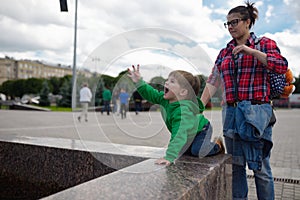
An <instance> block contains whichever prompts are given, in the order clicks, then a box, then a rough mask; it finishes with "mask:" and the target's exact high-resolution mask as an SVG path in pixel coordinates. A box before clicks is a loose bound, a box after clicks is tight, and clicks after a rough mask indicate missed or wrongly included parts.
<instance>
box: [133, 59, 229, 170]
mask: <svg viewBox="0 0 300 200" xmlns="http://www.w3.org/2000/svg"><path fill="white" fill-rule="evenodd" d="M128 76H129V77H130V78H131V79H132V81H133V82H134V83H135V84H136V87H137V91H138V92H139V93H140V94H141V96H142V97H143V98H144V99H147V100H148V101H149V102H151V103H153V104H159V105H160V106H161V108H162V109H161V114H162V116H163V119H164V121H165V124H166V126H167V128H168V130H169V131H170V132H171V138H170V141H169V144H168V148H167V151H166V155H165V156H164V157H163V158H160V159H158V160H156V161H155V163H156V164H163V165H170V164H171V163H173V162H174V161H175V160H176V159H177V158H179V157H180V156H181V155H182V154H184V153H188V154H191V155H193V156H199V157H204V156H211V155H216V154H218V153H224V152H225V149H224V145H223V142H222V139H221V138H216V139H215V141H214V142H211V135H212V127H211V125H210V123H209V121H208V119H206V118H205V117H204V115H203V114H202V112H203V111H204V105H203V103H202V102H201V100H200V99H199V98H198V97H197V94H198V92H199V89H200V80H199V78H198V77H197V76H193V75H192V74H191V73H189V72H186V71H182V70H176V71H172V72H171V73H170V74H169V76H168V79H167V81H166V82H165V85H164V92H162V91H161V92H159V91H157V90H156V89H154V88H153V87H151V86H150V85H149V84H147V83H146V82H144V81H143V80H142V77H141V74H140V72H139V65H137V68H135V66H132V71H131V70H130V69H128Z"/></svg>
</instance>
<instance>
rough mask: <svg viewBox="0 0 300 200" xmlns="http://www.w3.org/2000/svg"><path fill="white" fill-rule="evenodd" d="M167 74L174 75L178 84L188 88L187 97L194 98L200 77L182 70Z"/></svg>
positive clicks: (198, 87) (197, 91)
mask: <svg viewBox="0 0 300 200" xmlns="http://www.w3.org/2000/svg"><path fill="white" fill-rule="evenodd" d="M169 76H174V77H175V78H176V80H177V81H178V83H179V85H180V86H181V87H183V88H185V89H187V90H188V96H187V98H188V99H191V100H195V98H196V96H197V95H198V93H199V90H200V79H199V77H198V76H194V75H193V74H191V73H189V72H187V71H183V70H175V71H172V72H170V74H169Z"/></svg>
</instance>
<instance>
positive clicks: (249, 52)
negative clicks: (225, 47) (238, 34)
mask: <svg viewBox="0 0 300 200" xmlns="http://www.w3.org/2000/svg"><path fill="white" fill-rule="evenodd" d="M254 51H256V49H252V48H250V47H248V46H247V45H244V44H243V45H238V46H236V47H235V48H234V49H233V50H232V53H233V55H237V54H239V53H242V54H247V55H253V52H254Z"/></svg>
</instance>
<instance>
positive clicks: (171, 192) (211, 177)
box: [45, 155, 231, 200]
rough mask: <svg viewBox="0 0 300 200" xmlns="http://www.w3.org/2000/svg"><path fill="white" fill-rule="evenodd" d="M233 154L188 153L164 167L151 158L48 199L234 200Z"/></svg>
mask: <svg viewBox="0 0 300 200" xmlns="http://www.w3.org/2000/svg"><path fill="white" fill-rule="evenodd" d="M228 160H229V156H226V155H219V156H215V157H211V158H203V159H201V160H199V159H198V160H197V159H194V158H192V157H188V156H184V157H183V159H182V160H179V161H178V162H177V163H176V164H175V165H171V166H169V167H163V166H159V165H155V164H154V159H148V160H145V161H143V162H140V163H137V164H135V165H132V166H129V167H127V168H124V169H122V170H119V171H116V172H113V173H111V174H109V175H106V176H102V177H100V178H97V179H94V180H91V181H89V182H86V183H83V184H81V185H78V186H75V187H73V188H70V189H68V190H65V191H62V192H60V193H57V194H54V195H52V196H49V197H46V198H45V199H47V200H50V199H144V200H145V199H203V200H210V199H211V200H216V199H220V200H221V199H222V200H223V199H230V196H231V184H230V183H231V179H230V178H229V177H231V170H230V169H229V168H230V167H229V165H226V164H224V163H226V161H228Z"/></svg>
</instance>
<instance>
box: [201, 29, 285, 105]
mask: <svg viewBox="0 0 300 200" xmlns="http://www.w3.org/2000/svg"><path fill="white" fill-rule="evenodd" d="M255 38H256V36H255V34H254V33H251V34H250V38H249V39H248V41H247V43H246V45H247V46H249V47H250V48H255V44H254V43H255V42H254V41H255ZM235 46H236V42H235V40H234V39H233V40H231V41H230V42H229V43H228V44H227V46H226V48H224V49H222V50H221V51H220V53H219V55H218V57H217V59H216V61H215V65H214V67H213V69H212V73H211V74H210V76H209V77H208V80H207V83H210V84H212V85H214V86H215V87H219V86H220V85H221V84H222V86H223V91H225V93H224V95H223V101H224V102H228V103H233V102H236V101H242V100H256V101H263V102H268V101H270V99H269V96H270V83H269V81H268V75H267V70H270V71H273V72H275V73H279V74H284V73H285V72H286V71H287V68H288V62H287V60H286V59H285V58H284V57H283V56H282V55H281V54H280V50H279V48H278V47H277V45H276V42H275V41H273V40H271V39H269V38H266V37H262V38H261V40H260V48H261V51H263V52H264V53H266V54H267V62H268V66H265V65H263V64H262V63H261V62H260V61H258V60H257V59H256V58H255V57H253V56H251V55H243V54H239V56H238V58H237V59H236V60H235V61H234V59H233V57H232V50H233V49H234V47H235ZM235 62H236V64H235ZM235 67H237V68H236V71H237V72H236V73H237V76H236V77H237V90H238V92H237V98H238V99H237V100H236V97H235V87H234V85H235V83H234V70H235Z"/></svg>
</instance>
